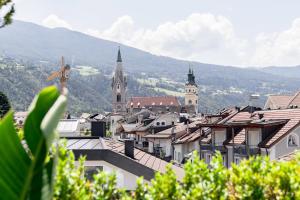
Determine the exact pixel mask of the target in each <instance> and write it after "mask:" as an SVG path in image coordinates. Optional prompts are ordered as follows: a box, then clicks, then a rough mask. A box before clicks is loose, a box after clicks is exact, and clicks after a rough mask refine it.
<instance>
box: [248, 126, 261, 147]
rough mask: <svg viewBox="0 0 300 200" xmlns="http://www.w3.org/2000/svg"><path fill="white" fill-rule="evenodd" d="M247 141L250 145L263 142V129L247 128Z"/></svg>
mask: <svg viewBox="0 0 300 200" xmlns="http://www.w3.org/2000/svg"><path fill="white" fill-rule="evenodd" d="M246 132H248V134H247V137H248V138H247V142H248V145H250V146H257V145H258V144H259V143H260V142H261V129H260V128H249V129H247V130H246Z"/></svg>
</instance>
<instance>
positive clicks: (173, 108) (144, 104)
mask: <svg viewBox="0 0 300 200" xmlns="http://www.w3.org/2000/svg"><path fill="white" fill-rule="evenodd" d="M145 108H146V109H148V110H150V111H151V112H154V113H157V114H161V113H167V112H176V113H180V110H181V104H180V102H179V100H178V99H177V97H175V96H163V97H131V98H130V100H129V101H128V103H127V110H128V112H129V113H131V114H133V113H137V112H140V111H141V110H142V109H145Z"/></svg>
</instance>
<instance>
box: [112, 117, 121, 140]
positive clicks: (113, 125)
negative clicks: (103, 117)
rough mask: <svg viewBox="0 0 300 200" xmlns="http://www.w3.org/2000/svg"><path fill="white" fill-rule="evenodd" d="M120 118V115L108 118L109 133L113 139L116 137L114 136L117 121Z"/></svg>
mask: <svg viewBox="0 0 300 200" xmlns="http://www.w3.org/2000/svg"><path fill="white" fill-rule="evenodd" d="M122 118H123V116H121V115H114V116H111V117H110V131H111V133H112V136H113V137H116V136H115V135H116V128H117V125H118V121H119V120H120V119H122Z"/></svg>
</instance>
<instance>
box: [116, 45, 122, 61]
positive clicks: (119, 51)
mask: <svg viewBox="0 0 300 200" xmlns="http://www.w3.org/2000/svg"><path fill="white" fill-rule="evenodd" d="M117 62H122V57H121V50H120V46H119V50H118V59H117Z"/></svg>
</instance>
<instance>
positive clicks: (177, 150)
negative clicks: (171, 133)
mask: <svg viewBox="0 0 300 200" xmlns="http://www.w3.org/2000/svg"><path fill="white" fill-rule="evenodd" d="M182 152H183V144H176V145H174V158H173V159H174V160H176V161H177V162H178V163H181V161H182V159H183V155H182Z"/></svg>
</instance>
